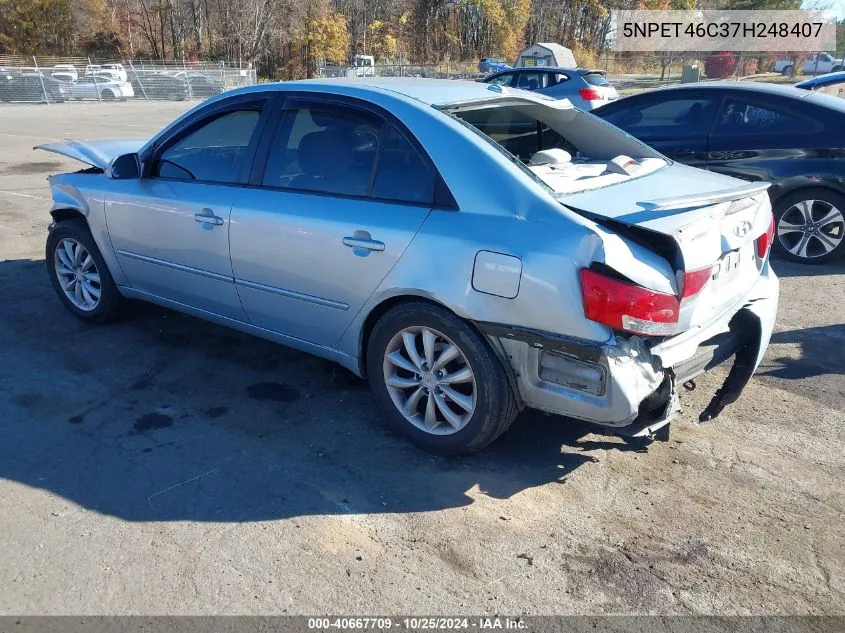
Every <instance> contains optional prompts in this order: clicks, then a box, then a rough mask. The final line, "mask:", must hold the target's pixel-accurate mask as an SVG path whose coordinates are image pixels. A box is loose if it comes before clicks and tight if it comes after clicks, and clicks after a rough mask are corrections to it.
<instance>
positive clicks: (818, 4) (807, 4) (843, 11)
mask: <svg viewBox="0 0 845 633" xmlns="http://www.w3.org/2000/svg"><path fill="white" fill-rule="evenodd" d="M802 6H803V7H804V8H805V9H815V8H819V9H830V10H831V11H834V12H835V13H836V17H837V19H839V20H842V19H843V18H845V0H804V3H803V5H802Z"/></svg>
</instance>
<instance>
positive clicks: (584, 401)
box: [478, 263, 778, 436]
mask: <svg viewBox="0 0 845 633" xmlns="http://www.w3.org/2000/svg"><path fill="white" fill-rule="evenodd" d="M777 304H778V279H777V277H776V276H775V274H774V272H773V271H772V270H771V268H770V267H769V265H768V263H766V265H765V267H764V270H763V273H762V275H761V276H760V279H759V280H758V282H757V283H756V284H755V285H754V287H753V288H752V289H751V291H750V292H749V293H748V294H747V295H746V296H745V297H743V299H742V301H741V302H739V303H738V305H737V306H736V307H735V308H734V309H733V310H731V311H729V312H728V313H726V314H725V315H724V316H723V317H722V318H721V319H719V320H717V321H716V322H714V323H711V324H710V325H708V326H707V327H703V328H695V329H693V330H690V331H687V332H684V333H683V334H681V335H679V336H676V337H673V338H671V339H666V340H664V341H661V342H660V343H659V344H656V345H651V346H650V345H649V341H647V340H646V339H644V338H640V337H631V338H628V339H622V338H617V339H616V340H615V341H613V342H612V343H604V344H602V343H593V342H589V341H583V340H577V339H572V338H569V337H566V336H560V335H556V334H549V333H544V332H537V331H533V330H528V329H524V328H517V327H512V326H502V325H494V324H489V323H479V324H478V325H479V327H481V329H482V331H484V333H485V334H486V335H487V336H488V338H489V339H490V341H491V342H492V343H493V344H494V346H495V347H496V349H497V350H498V351H499V353H500V355H501V356H502V359H503V361H505V362H506V364H507V365H508V366H510V368H511V370H512V372H511V380H512V382H513V384H514V387H515V389H516V390H517V391H518V393H519V396H520V399H521V400H522V402H523V404H524V405H525V406H527V407H531V408H535V409H540V410H543V411H548V412H550V413H556V414H559V415H565V416H568V417H572V418H577V419H580V420H585V421H588V422H593V423H595V424H600V425H603V426H607V427H612V428H613V429H614V430H615V431H616V432H617V433H620V434H623V435H630V436H643V435H650V434H652V433H653V432H654V431H656V430H657V429H659V428H661V427H662V426H665V425H666V424H668V423H669V422H670V421H671V419H672V416H673V415H674V413H675V411H676V410H677V386H678V385H680V384H682V383H684V382H686V381H689V380H691V379H693V378H695V377H696V376H698V375H699V374H701V373H702V372H706V371H708V370H710V369H712V368H713V367H715V366H717V365H719V364H721V363H723V362H725V361H727V360H729V359H730V358H733V359H734V363H733V366H732V368H731V371H730V372H729V374H728V377H727V379H726V380H725V382H724V384H723V385H722V386H721V387H720V388H719V389H718V390H717V391H716V393H715V395H714V397H713V399H712V400H711V402H710V404H709V405H708V406H707V408H706V409H705V411H704V412H702V414H701V416H700V418H699V419H700V420H702V421H705V420H709V419H712V418H713V417H715V416H716V415H718V414H719V412H721V410H722V409H723V408H724V407H725V406H727V405H728V404H730V403H732V402H734V401H735V400H736V399H737V398H738V397H739V394H740V393H741V392H742V390H743V389H744V387H745V385H746V384H747V383H748V380H749V379H750V378H751V376H752V375H753V373H754V371H755V370H756V369H757V367H758V366H759V364H760V361H761V360H762V358H763V354H764V353H765V351H766V347H767V346H768V344H769V338H770V337H771V334H772V330H773V328H774V324H775V315H776V313H777Z"/></svg>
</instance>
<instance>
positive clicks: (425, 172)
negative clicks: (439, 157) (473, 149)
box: [372, 125, 435, 204]
mask: <svg viewBox="0 0 845 633" xmlns="http://www.w3.org/2000/svg"><path fill="white" fill-rule="evenodd" d="M434 180H435V174H434V170H433V169H432V168H431V167H430V166H429V164H428V162H427V161H426V160H424V159H423V157H422V156H420V154H419V152H417V150H416V148H414V146H413V145H411V143H409V142H408V140H407V139H406V138H405V137H404V136H403V135H402V134H401V133H400V132H399V130H397V129H396V127H395V126H393V125H388V126H387V127H386V128H385V131H384V134H383V136H382V144H381V154H380V155H379V160H378V168H377V169H376V179H375V183H374V184H373V193H372V195H373V197H374V198H382V199H385V200H396V201H400V202H411V203H419V204H423V203H431V202H433V201H434Z"/></svg>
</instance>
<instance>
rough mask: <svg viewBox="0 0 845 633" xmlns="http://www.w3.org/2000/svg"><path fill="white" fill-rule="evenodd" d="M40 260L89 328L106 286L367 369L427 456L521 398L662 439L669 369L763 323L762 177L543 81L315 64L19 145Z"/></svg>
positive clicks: (670, 391) (683, 371)
mask: <svg viewBox="0 0 845 633" xmlns="http://www.w3.org/2000/svg"><path fill="white" fill-rule="evenodd" d="M41 148H42V149H45V150H48V151H53V152H58V153H60V154H64V155H66V156H70V157H73V158H75V159H78V160H80V161H82V162H84V163H87V164H88V165H89V166H90V167H89V168H88V169H85V170H81V171H78V172H75V173H67V174H61V175H57V176H53V177H51V179H50V183H51V186H52V193H53V207H52V210H51V213H52V216H53V220H54V222H53V224H52V225H51V227H50V231H49V235H48V237H47V270H48V273H49V275H50V279H51V281H52V283H53V286H54V288H55V290H56V293H57V295H58V297H59V299H60V300H61V302H62V303H63V304H64V305H65V307H66V308H67V309H68V310H70V311H71V312H72V313H73V314H74V315H76V316H77V317H79V318H80V319H82V320H84V321H87V322H90V323H102V322H105V321H107V320H109V319H113V318H115V317H116V316H118V314H119V312H120V309H121V307H122V306H123V304H124V301H123V300H124V298H131V299H141V300H144V301H150V302H153V303H157V304H159V305H162V306H166V307H168V308H172V309H175V310H179V311H182V312H185V313H188V314H191V315H194V316H196V317H199V318H202V319H207V320H209V321H213V322H215V323H219V324H221V325H224V326H227V327H231V328H234V329H237V330H240V331H243V332H248V333H251V334H254V335H256V336H259V337H263V338H265V339H268V340H270V341H275V342H278V343H282V344H285V345H289V346H291V347H295V348H297V349H300V350H304V351H306V352H310V353H312V354H316V355H318V356H321V357H324V358H327V359H331V360H333V361H335V362H337V363H339V364H341V365H343V366H344V367H346V368H347V369H349V370H350V371H352V372H354V373H356V374H358V375H359V376H368V377H369V380H370V382H371V385H372V388H373V393H374V396H375V400H376V401H377V402H378V403H379V405H381V407H382V409H383V411H384V413H385V416H386V419H387V420H388V421H389V422H390V423H391V424H392V425H394V427H395V428H396V429H398V430H399V431H400V432H402V433H404V434H406V435H408V436H409V437H410V438H411V439H412V440H414V441H415V442H416V443H417V444H419V445H420V446H422V447H424V448H426V449H428V450H431V451H436V452H440V453H459V452H464V451H471V450H476V449H480V448H482V447H483V446H485V445H487V444H489V443H490V442H492V441H493V440H494V439H495V438H496V437H498V436H499V435H501V434H502V433H503V432H504V431H505V430H506V429H507V428H508V425H509V424H510V423H511V421H512V420H513V419H514V417H515V416H516V414H517V412H518V411H519V410H520V409H521V408H523V407H533V408H537V409H542V410H545V411H550V412H553V413H558V414H562V415H566V416H569V417H571V418H577V419H581V420H586V421H590V422H594V423H596V424H600V425H603V426H605V427H608V428H610V429H613V430H615V431H617V432H619V433H621V434H624V435H629V436H638V437H646V438H650V437H654V436H665V431H666V429H668V427H667V426H666V425H667V424H668V422H669V420H671V419H672V416H673V414H674V413H675V411H676V409H677V404H678V396H677V392H678V385H680V384H681V383H683V382H687V381H691V380H692V379H693V378H694V377H695V376H696V375H697V374H698V373H700V372H702V371H705V370H707V369H709V368H711V367H712V366H714V365H716V364H718V363H720V362H722V361H724V360H725V359H727V358H728V357H730V356H735V358H736V360H735V362H734V364H733V369H732V370H731V371H730V374H729V377H728V379H727V381H726V382H725V384H724V385H723V386H722V387H721V388H720V389H719V390H718V391H717V392H716V394H715V395H714V397H713V399H712V401H711V403H710V405H709V406H708V407H707V409H706V410H705V411H704V413H703V414H702V418H703V419H709V418H711V417H713V416H715V415H717V414H718V413H719V411H721V409H722V408H723V407H724V406H726V405H727V404H729V403H730V402H732V401H733V400H735V399H736V397H737V396H738V395H739V393H740V392H741V391H742V389H743V387H744V386H745V384H746V383H747V381H748V380H749V378H750V377H751V374H752V373H753V371H754V370H755V368H756V367H757V365H758V364H759V362H760V359H761V358H762V356H763V352H764V351H765V348H766V346H767V344H768V340H769V336H770V334H771V331H772V327H773V324H774V318H775V312H776V308H777V298H778V281H777V278H776V277H775V275H774V273H773V272H772V270H771V268H770V267H769V262H768V253H769V246H770V244H771V239H772V215H771V207H770V205H769V201H768V197H767V195H766V191H765V187H766V186H765V185H759V184H748V183H743V182H741V181H738V180H734V179H731V178H728V177H725V176H720V175H718V174H713V173H708V172H704V171H700V170H697V169H693V168H690V167H686V166H684V165H680V164H674V163H672V162H671V161H669V160H668V159H666V158H665V157H663V156H662V155H660V154H658V153H657V152H655V151H654V150H652V149H650V148H648V147H647V146H645V145H643V144H642V143H640V142H639V141H637V140H635V139H634V138H632V137H630V136H627V135H626V134H624V133H622V132H620V131H619V130H618V129H616V128H615V127H613V126H611V125H609V124H608V123H606V122H604V121H602V120H600V119H598V118H596V117H593V116H592V115H590V114H587V113H585V112H583V111H580V110H578V109H575V108H573V107H572V106H571V105H570V104H569V103H568V102H566V101H556V100H553V99H549V98H547V97H544V96H542V95H537V94H534V93H530V92H524V91H520V90H511V89H508V88H502V87H499V86H488V85H485V84H482V83H475V82H459V81H437V80H385V79H376V78H363V79H362V78H358V79H353V80H318V81H306V82H290V83H279V84H265V85H259V86H252V87H249V88H244V89H240V90H235V91H231V92H227V93H225V94H222V95H220V96H218V97H213V98H211V99H209V100H208V101H206V102H204V103H202V104H200V105H199V106H197V107H196V108H194V109H193V110H191V111H190V112H188V113H187V114H185V115H183V116H181V117H180V118H179V119H177V120H176V121H174V122H173V123H172V124H171V125H169V126H168V127H166V128H165V129H164V130H163V131H162V132H160V133H159V134H158V135H156V136H155V137H154V138H153V139H151V140H138V141H97V142H90V143H81V142H77V141H70V142H66V143H55V144H48V145H44V146H41Z"/></svg>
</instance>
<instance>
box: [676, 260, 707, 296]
mask: <svg viewBox="0 0 845 633" xmlns="http://www.w3.org/2000/svg"><path fill="white" fill-rule="evenodd" d="M712 275H713V267H712V266H706V267H704V268H699V269H698V270H691V271H689V272H685V273H684V285H683V291H682V292H681V299H687V298H688V297H693V296H695V295H697V294H698V293H699V292H701V291H702V290H703V289H704V286H706V285H707V282H708V281H710V277H711V276H712Z"/></svg>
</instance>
